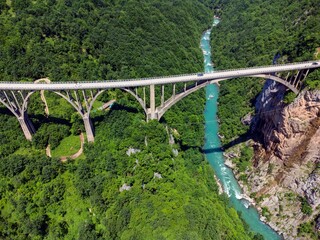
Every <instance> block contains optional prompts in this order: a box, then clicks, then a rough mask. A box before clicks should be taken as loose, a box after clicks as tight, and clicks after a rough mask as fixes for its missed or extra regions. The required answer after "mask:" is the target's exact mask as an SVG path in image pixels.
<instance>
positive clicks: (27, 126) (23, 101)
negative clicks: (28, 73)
mask: <svg viewBox="0 0 320 240" xmlns="http://www.w3.org/2000/svg"><path fill="white" fill-rule="evenodd" d="M33 93H34V91H30V92H27V91H22V90H21V91H6V90H1V91H0V102H1V103H2V104H3V105H4V106H5V107H6V108H8V109H9V110H10V111H11V112H12V113H13V115H14V116H15V117H16V118H17V119H18V121H19V124H20V126H21V129H22V131H23V134H24V136H25V137H26V139H27V140H30V141H31V140H32V134H34V133H35V128H34V126H33V124H32V122H31V120H30V119H29V117H28V114H27V105H28V100H29V98H30V96H31V95H32V94H33Z"/></svg>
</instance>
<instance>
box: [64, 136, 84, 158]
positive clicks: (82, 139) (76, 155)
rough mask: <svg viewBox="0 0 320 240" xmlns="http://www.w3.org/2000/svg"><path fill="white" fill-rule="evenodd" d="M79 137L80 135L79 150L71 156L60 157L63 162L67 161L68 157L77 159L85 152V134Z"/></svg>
mask: <svg viewBox="0 0 320 240" xmlns="http://www.w3.org/2000/svg"><path fill="white" fill-rule="evenodd" d="M79 137H80V144H81V145H80V149H79V151H78V152H76V153H75V154H73V155H71V156H62V157H60V160H61V161H62V162H65V161H67V159H68V158H70V159H72V160H73V159H76V158H78V157H79V156H80V155H81V154H82V153H83V144H84V135H83V133H81V134H80V136H79Z"/></svg>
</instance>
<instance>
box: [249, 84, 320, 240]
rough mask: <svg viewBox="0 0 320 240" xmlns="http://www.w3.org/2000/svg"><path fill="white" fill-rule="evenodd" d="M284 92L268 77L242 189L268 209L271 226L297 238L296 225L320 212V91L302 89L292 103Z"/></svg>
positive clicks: (254, 123) (253, 125) (261, 98)
mask: <svg viewBox="0 0 320 240" xmlns="http://www.w3.org/2000/svg"><path fill="white" fill-rule="evenodd" d="M285 91H286V90H285V88H284V87H283V86H280V85H279V84H277V83H274V82H271V81H270V82H268V83H267V84H266V86H265V88H264V90H263V92H262V94H261V95H260V96H259V97H258V99H257V104H256V110H257V114H256V116H255V119H254V120H253V123H252V130H253V134H254V135H255V136H256V142H255V143H254V144H253V145H254V148H255V159H254V167H253V168H252V169H251V170H248V172H247V175H248V182H247V185H245V186H244V191H245V192H246V193H247V194H252V193H253V195H254V196H255V199H256V200H257V202H258V207H260V208H261V209H263V208H265V209H267V210H268V212H269V213H270V214H267V218H268V222H271V224H270V225H271V226H272V227H274V228H275V229H276V230H278V231H280V232H282V233H283V234H284V236H285V238H286V239H296V238H297V229H298V226H299V225H300V224H301V223H304V222H308V221H311V222H313V221H315V219H316V218H317V216H318V215H319V212H320V211H319V209H320V128H319V126H320V91H312V92H308V91H304V92H301V93H300V94H299V96H298V97H297V98H296V99H295V101H294V102H293V103H291V104H289V105H286V104H284V103H283V101H282V99H283V96H284V94H285ZM303 201H307V202H308V204H309V205H310V206H311V208H312V213H311V214H307V213H306V209H305V208H304V207H303ZM309 209H310V208H309ZM265 215H266V214H265ZM315 222H316V221H315ZM315 225H317V224H315ZM315 231H317V230H315Z"/></svg>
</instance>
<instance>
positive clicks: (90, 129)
mask: <svg viewBox="0 0 320 240" xmlns="http://www.w3.org/2000/svg"><path fill="white" fill-rule="evenodd" d="M82 119H83V123H84V128H85V130H86V134H87V140H88V142H94V132H93V125H92V122H91V119H90V117H89V116H88V114H84V115H83V117H82Z"/></svg>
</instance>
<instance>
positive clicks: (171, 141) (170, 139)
mask: <svg viewBox="0 0 320 240" xmlns="http://www.w3.org/2000/svg"><path fill="white" fill-rule="evenodd" d="M169 144H170V145H173V144H174V137H173V135H172V134H170V135H169Z"/></svg>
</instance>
